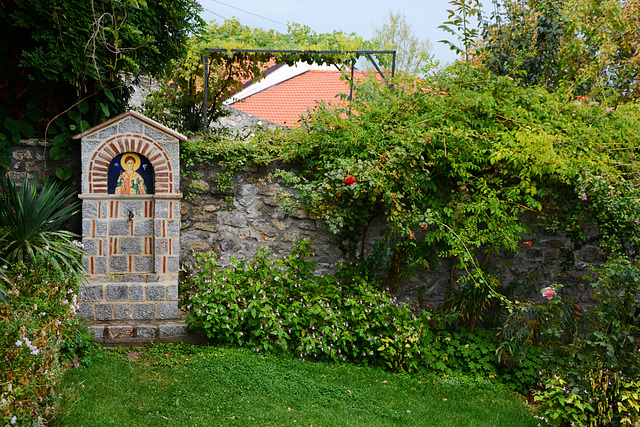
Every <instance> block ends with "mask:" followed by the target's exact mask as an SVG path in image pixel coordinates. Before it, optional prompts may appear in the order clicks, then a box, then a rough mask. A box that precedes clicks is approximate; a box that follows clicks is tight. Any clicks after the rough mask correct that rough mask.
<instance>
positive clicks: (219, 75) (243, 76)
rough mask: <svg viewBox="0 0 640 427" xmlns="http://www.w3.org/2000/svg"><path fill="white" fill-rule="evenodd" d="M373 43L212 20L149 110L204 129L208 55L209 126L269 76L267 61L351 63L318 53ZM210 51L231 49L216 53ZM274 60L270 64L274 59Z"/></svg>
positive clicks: (187, 127)
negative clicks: (229, 102) (248, 87)
mask: <svg viewBox="0 0 640 427" xmlns="http://www.w3.org/2000/svg"><path fill="white" fill-rule="evenodd" d="M372 48H373V45H372V44H371V43H369V42H365V41H364V40H362V38H361V37H358V36H356V35H355V34H344V33H342V32H339V31H336V32H333V33H330V34H318V33H316V32H314V31H312V30H311V29H310V28H309V27H306V26H301V25H297V24H290V25H289V29H288V31H287V33H284V34H283V33H279V32H276V31H274V30H263V29H260V28H249V27H246V26H243V25H240V23H239V22H238V21H237V20H228V21H225V22H224V23H222V24H218V23H215V22H213V23H210V24H209V25H207V26H205V27H204V28H203V29H202V31H201V32H199V33H198V34H195V35H193V36H192V37H191V38H190V39H189V43H188V52H187V54H186V55H185V56H183V57H181V58H179V59H177V60H175V61H174V62H173V64H172V66H171V69H172V70H173V73H172V74H171V76H170V78H168V79H166V80H164V81H163V82H161V84H160V88H159V90H158V91H156V92H154V93H152V94H151V96H150V97H149V99H148V101H147V104H146V107H145V108H146V111H145V112H146V114H148V115H149V116H150V117H153V118H154V119H156V120H159V121H161V122H164V123H165V124H168V125H171V126H173V127H176V128H178V129H181V130H183V131H196V130H201V129H202V125H203V123H202V117H203V111H202V106H203V104H204V85H203V82H204V65H203V57H205V56H206V57H208V63H209V67H210V70H209V73H210V74H209V92H208V94H207V102H208V112H207V117H208V124H210V123H211V122H212V121H214V120H215V119H217V118H218V117H219V116H220V114H223V110H222V109H221V106H222V104H223V102H224V101H225V100H226V99H228V98H229V97H230V96H231V95H233V94H234V93H236V92H238V91H240V89H241V88H242V85H243V84H244V83H246V82H248V81H250V80H255V79H259V78H261V77H262V76H263V75H264V71H265V70H266V68H267V65H268V64H270V65H274V64H275V63H286V64H289V65H292V64H294V63H296V62H298V61H305V62H309V63H319V64H322V63H335V64H348V63H350V62H351V61H352V60H353V59H354V58H355V56H354V55H353V54H350V53H338V54H319V53H317V51H339V52H347V51H355V50H362V49H372ZM207 49H228V50H229V51H227V52H213V51H210V50H207ZM231 49H253V50H302V51H304V52H303V53H268V52H231V51H230V50H231ZM270 61H271V62H270Z"/></svg>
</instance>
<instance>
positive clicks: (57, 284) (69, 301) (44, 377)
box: [0, 258, 90, 425]
mask: <svg viewBox="0 0 640 427" xmlns="http://www.w3.org/2000/svg"><path fill="white" fill-rule="evenodd" d="M6 274H7V277H8V278H9V280H10V282H11V285H10V286H9V287H8V290H7V294H8V297H9V298H8V299H9V303H7V304H3V305H1V306H0V361H1V362H2V364H1V366H2V368H1V369H0V414H1V415H2V420H3V424H13V423H17V424H18V425H25V424H27V423H31V422H32V421H33V420H35V419H40V420H43V421H46V420H49V419H51V418H52V417H55V415H56V408H57V405H58V403H59V402H60V399H61V396H60V394H59V393H58V391H57V389H56V385H57V384H58V382H59V380H60V379H61V376H62V373H63V372H64V371H65V370H66V369H67V368H68V367H71V366H77V365H78V363H79V362H78V357H80V356H81V355H82V352H83V350H86V349H87V348H88V346H89V345H90V338H89V337H88V335H87V333H86V326H83V325H82V324H81V323H80V321H79V319H78V318H77V317H76V310H77V298H78V280H77V278H76V276H74V275H70V274H69V273H68V272H67V271H65V270H61V269H56V268H52V266H51V265H50V264H48V263H47V262H46V261H43V260H42V259H39V258H37V259H36V260H34V262H33V263H32V264H31V265H30V266H26V265H24V264H23V263H19V264H15V265H13V266H11V267H10V268H9V269H8V270H7V273H6ZM83 330H84V333H83V332H82V331H83Z"/></svg>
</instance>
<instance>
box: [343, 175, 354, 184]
mask: <svg viewBox="0 0 640 427" xmlns="http://www.w3.org/2000/svg"><path fill="white" fill-rule="evenodd" d="M354 182H356V179H355V178H354V177H352V176H350V177H348V178H345V179H344V183H345V184H347V185H351V184H353V183H354Z"/></svg>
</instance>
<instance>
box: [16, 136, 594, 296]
mask: <svg viewBox="0 0 640 427" xmlns="http://www.w3.org/2000/svg"><path fill="white" fill-rule="evenodd" d="M42 149H43V147H42V144H40V143H36V142H33V141H27V142H26V143H25V144H24V145H21V146H17V147H14V153H13V158H12V164H11V166H10V172H11V174H13V175H14V176H16V177H19V176H23V175H24V174H30V175H34V176H35V175H42V174H45V173H51V170H52V165H51V164H48V168H47V169H46V170H45V169H44V168H43V164H42V162H41V159H42V158H43V157H42V155H43V154H42ZM74 152H75V151H74ZM78 156H79V150H78ZM72 164H79V160H78V159H75V158H74V159H72ZM285 167H287V166H285V165H282V164H272V165H269V166H263V167H248V168H246V169H245V170H243V171H240V172H238V173H236V175H235V177H234V181H233V189H231V190H228V191H219V190H218V188H217V177H218V174H219V173H221V172H222V171H223V169H222V168H221V167H220V166H219V165H217V164H211V165H202V166H200V167H197V168H194V169H191V170H189V171H188V173H183V175H182V178H181V190H182V192H183V200H182V205H181V211H180V214H181V241H180V257H181V259H182V260H184V259H185V258H186V257H188V256H189V254H190V253H191V252H192V251H194V250H195V251H208V250H213V251H215V252H216V253H217V254H218V255H219V256H221V257H225V258H228V257H231V256H233V257H237V258H239V259H246V258H247V257H250V256H251V255H252V254H253V253H255V251H256V249H257V248H258V247H259V246H265V245H266V246H269V247H270V248H271V249H272V250H273V251H274V252H275V253H276V254H277V255H279V256H282V255H284V254H287V253H288V251H289V250H290V248H291V247H292V245H293V241H294V240H295V239H297V238H302V239H307V240H310V241H311V244H312V249H313V252H314V254H315V256H314V260H315V261H317V262H318V263H319V265H320V267H321V268H323V269H330V268H331V266H333V265H334V264H335V263H336V262H339V261H341V260H343V259H344V256H343V254H342V253H341V251H340V250H339V249H338V246H339V242H338V240H337V238H336V236H335V235H333V234H331V233H329V232H328V231H326V230H325V229H324V227H323V225H322V223H321V222H319V221H316V220H315V219H313V218H310V217H308V216H307V215H306V214H305V213H304V212H294V213H285V212H283V210H282V209H281V208H280V206H279V202H278V191H277V188H276V186H275V185H273V184H270V183H265V182H266V181H265V178H266V177H267V176H268V175H269V173H270V172H272V171H273V170H275V169H277V168H285ZM76 168H77V166H76ZM294 169H295V168H294ZM74 170H79V168H77V169H74ZM53 171H55V168H53ZM183 172H184V171H183ZM78 175H79V174H78ZM78 178H79V177H78ZM74 183H75V184H74V185H76V191H79V190H80V185H79V182H76V181H74ZM524 220H526V221H528V222H530V223H532V224H533V221H532V220H531V219H530V218H524ZM78 222H79V220H78V221H76V225H75V226H70V227H69V228H70V229H71V230H72V231H76V232H77V233H78V234H80V230H79V227H78V224H77V223H78ZM382 227H384V224H382V223H380V224H377V225H375V226H374V227H372V228H373V233H372V234H374V235H375V234H376V233H379V232H380V231H381V230H382ZM376 230H377V231H376ZM522 240H523V242H524V241H531V245H530V246H529V245H525V244H523V245H521V246H520V248H519V249H518V251H517V252H516V253H511V252H502V253H499V254H494V255H492V256H491V257H490V258H489V259H488V260H487V261H488V265H490V266H491V268H492V269H493V271H495V272H496V274H497V275H498V276H499V277H501V278H502V281H503V283H504V284H511V285H514V284H519V286H521V287H522V288H523V289H525V290H526V291H527V293H528V294H529V295H534V296H535V295H539V293H538V292H537V290H536V289H540V288H542V287H544V286H547V285H549V284H552V283H572V284H573V287H572V292H573V293H574V294H577V295H578V296H579V297H585V296H586V293H587V291H588V286H587V285H586V284H585V283H584V282H583V281H582V279H581V278H582V276H583V275H585V274H587V273H588V272H589V268H588V266H589V264H591V263H598V262H602V261H603V259H602V257H601V254H600V252H599V251H598V249H597V248H596V247H594V246H592V245H586V246H584V247H575V246H574V244H573V243H572V242H571V240H570V239H569V238H567V237H566V236H561V235H555V234H550V233H547V232H546V231H545V230H543V229H538V228H536V227H534V232H533V233H532V234H531V235H524V236H522ZM460 274H463V273H462V272H456V271H452V262H451V261H450V260H440V261H439V263H438V265H437V266H430V267H429V268H425V269H424V270H422V271H419V272H418V273H417V274H416V275H415V276H414V277H413V278H411V279H410V280H409V282H408V284H407V285H406V286H405V287H404V288H403V289H402V290H401V291H400V292H399V295H398V298H399V300H400V301H404V302H408V303H410V304H413V305H414V306H418V305H420V306H422V307H431V308H433V307H437V306H438V305H439V304H440V303H441V302H442V300H443V298H444V295H445V293H446V291H447V289H449V287H451V286H454V285H453V280H452V279H454V278H455V277H456V275H460ZM129 291H130V293H131V289H130V290H129ZM133 292H134V294H135V289H134V290H133Z"/></svg>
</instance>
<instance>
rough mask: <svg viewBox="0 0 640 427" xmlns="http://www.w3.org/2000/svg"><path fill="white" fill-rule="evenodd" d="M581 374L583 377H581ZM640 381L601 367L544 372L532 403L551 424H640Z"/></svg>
mask: <svg viewBox="0 0 640 427" xmlns="http://www.w3.org/2000/svg"><path fill="white" fill-rule="evenodd" d="M583 374H584V375H583ZM639 387H640V380H638V379H635V380H629V379H626V378H625V377H624V376H622V374H621V372H620V371H616V370H612V369H609V368H606V367H603V366H602V365H601V364H599V365H596V366H593V365H591V367H589V368H585V369H579V372H573V373H572V372H568V371H565V370H555V371H554V372H549V371H545V373H544V375H543V382H542V383H540V389H539V390H537V392H536V394H535V396H534V400H535V401H536V402H539V403H540V407H539V410H540V413H541V415H542V416H543V417H544V418H545V419H546V420H547V422H548V423H550V424H552V425H566V423H571V425H576V426H600V425H630V426H637V425H638V423H640V392H639V391H638V390H639Z"/></svg>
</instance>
